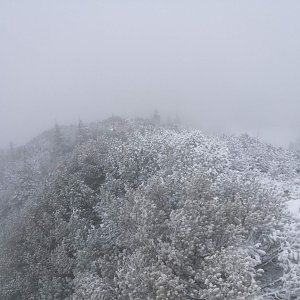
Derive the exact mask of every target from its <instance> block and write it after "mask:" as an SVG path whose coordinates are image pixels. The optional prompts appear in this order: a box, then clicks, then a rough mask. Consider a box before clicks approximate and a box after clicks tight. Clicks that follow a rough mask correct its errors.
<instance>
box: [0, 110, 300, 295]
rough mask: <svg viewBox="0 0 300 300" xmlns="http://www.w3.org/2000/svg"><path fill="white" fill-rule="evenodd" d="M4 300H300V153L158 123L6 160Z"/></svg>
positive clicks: (72, 138)
mask: <svg viewBox="0 0 300 300" xmlns="http://www.w3.org/2000/svg"><path fill="white" fill-rule="evenodd" d="M0 166H1V168H0V222H1V224H0V299H3V300H18V299H26V300H27V299H46V300H48V299H49V300H50V299H51V300H52V299H53V300H54V299H55V300H56V299H57V300H58V299H78V300H85V299H92V300H97V299H99V300H100V299H101V300H113V299H121V300H129V299H132V300H133V299H135V300H146V299H148V300H150V299H151V300H152V299H157V300H159V299H161V300H166V299H169V300H172V299H179V300H180V299H191V300H210V299H213V300H214V299H220V300H222V299H229V300H233V299H300V296H299V295H300V270H299V258H300V257H299V251H300V226H299V224H300V223H299V220H298V216H297V214H293V213H292V212H291V207H294V205H295V203H297V201H300V200H298V199H300V191H299V190H300V189H299V183H300V155H299V154H298V152H297V151H296V150H285V149H282V148H276V147H273V146H271V145H269V144H266V143H263V142H261V141H259V140H258V139H255V138H251V137H250V136H248V135H241V136H208V135H205V134H202V133H201V132H199V131H197V130H191V129H186V128H182V127H181V126H180V125H179V122H177V120H175V121H174V122H168V123H167V124H164V123H163V122H162V121H161V120H160V118H159V116H158V115H157V114H156V115H155V116H154V117H153V118H152V119H135V120H124V119H122V118H119V117H112V118H110V119H108V120H105V121H103V122H97V123H90V124H84V123H83V122H81V121H80V122H79V124H77V125H76V126H75V125H72V126H59V125H55V127H54V128H53V129H51V130H49V131H47V132H44V133H43V134H41V135H40V136H38V137H36V138H35V139H33V140H32V141H31V142H29V143H28V144H26V145H25V146H23V147H11V148H10V149H8V150H3V151H2V152H1V157H0Z"/></svg>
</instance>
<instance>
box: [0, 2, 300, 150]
mask: <svg viewBox="0 0 300 300" xmlns="http://www.w3.org/2000/svg"><path fill="white" fill-rule="evenodd" d="M299 13H300V1H298V0H295V1H293V0H287V1H279V0H264V1H261V0H257V1H255V0H249V1H241V0H236V1H230V0H220V1H214V0H207V1H200V0H197V1H190V0H187V1H175V0H172V1H164V0H163V1H161V0H160V1H158V0H157V1H156V0H153V1H146V0H136V1H132V0H122V1H114V0H106V1H101V0H99V1H96V0H94V1H92V0H85V1H83V0H82V1H79V0H77V1H76V0H72V1H71V0H69V1H67V0H59V1H58V0H56V1H55V0H51V1H50V0H48V1H46V0H44V1H41V0H39V1H37V0H36V1H32V0H27V1H21V0H20V1H16V0H0V147H4V146H6V145H8V143H9V141H13V142H15V143H16V144H19V143H24V142H26V141H27V140H28V139H30V138H31V137H33V136H34V135H36V134H37V133H39V132H41V131H43V130H45V129H48V128H49V127H51V126H53V124H54V122H55V121H57V122H58V123H61V124H68V123H74V122H76V120H77V119H78V117H80V118H81V119H82V120H83V121H96V120H99V119H103V118H105V117H108V116H111V115H113V114H114V115H118V114H119V115H121V116H125V117H132V116H138V115H140V116H148V115H150V114H151V113H152V111H153V110H154V109H155V108H158V109H159V110H160V111H161V113H162V115H165V116H167V115H170V116H174V115H176V114H178V115H179V116H180V117H181V118H182V119H183V121H185V122H187V123H188V124H191V125H193V126H197V127H200V128H203V129H205V130H208V131H215V130H222V131H225V132H231V131H234V132H241V131H249V132H251V133H252V134H255V135H259V136H261V137H263V138H266V139H267V140H269V141H271V142H273V143H275V144H287V143H288V142H289V141H290V140H292V139H293V138H295V137H296V136H300V118H299V115H300V18H299Z"/></svg>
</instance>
